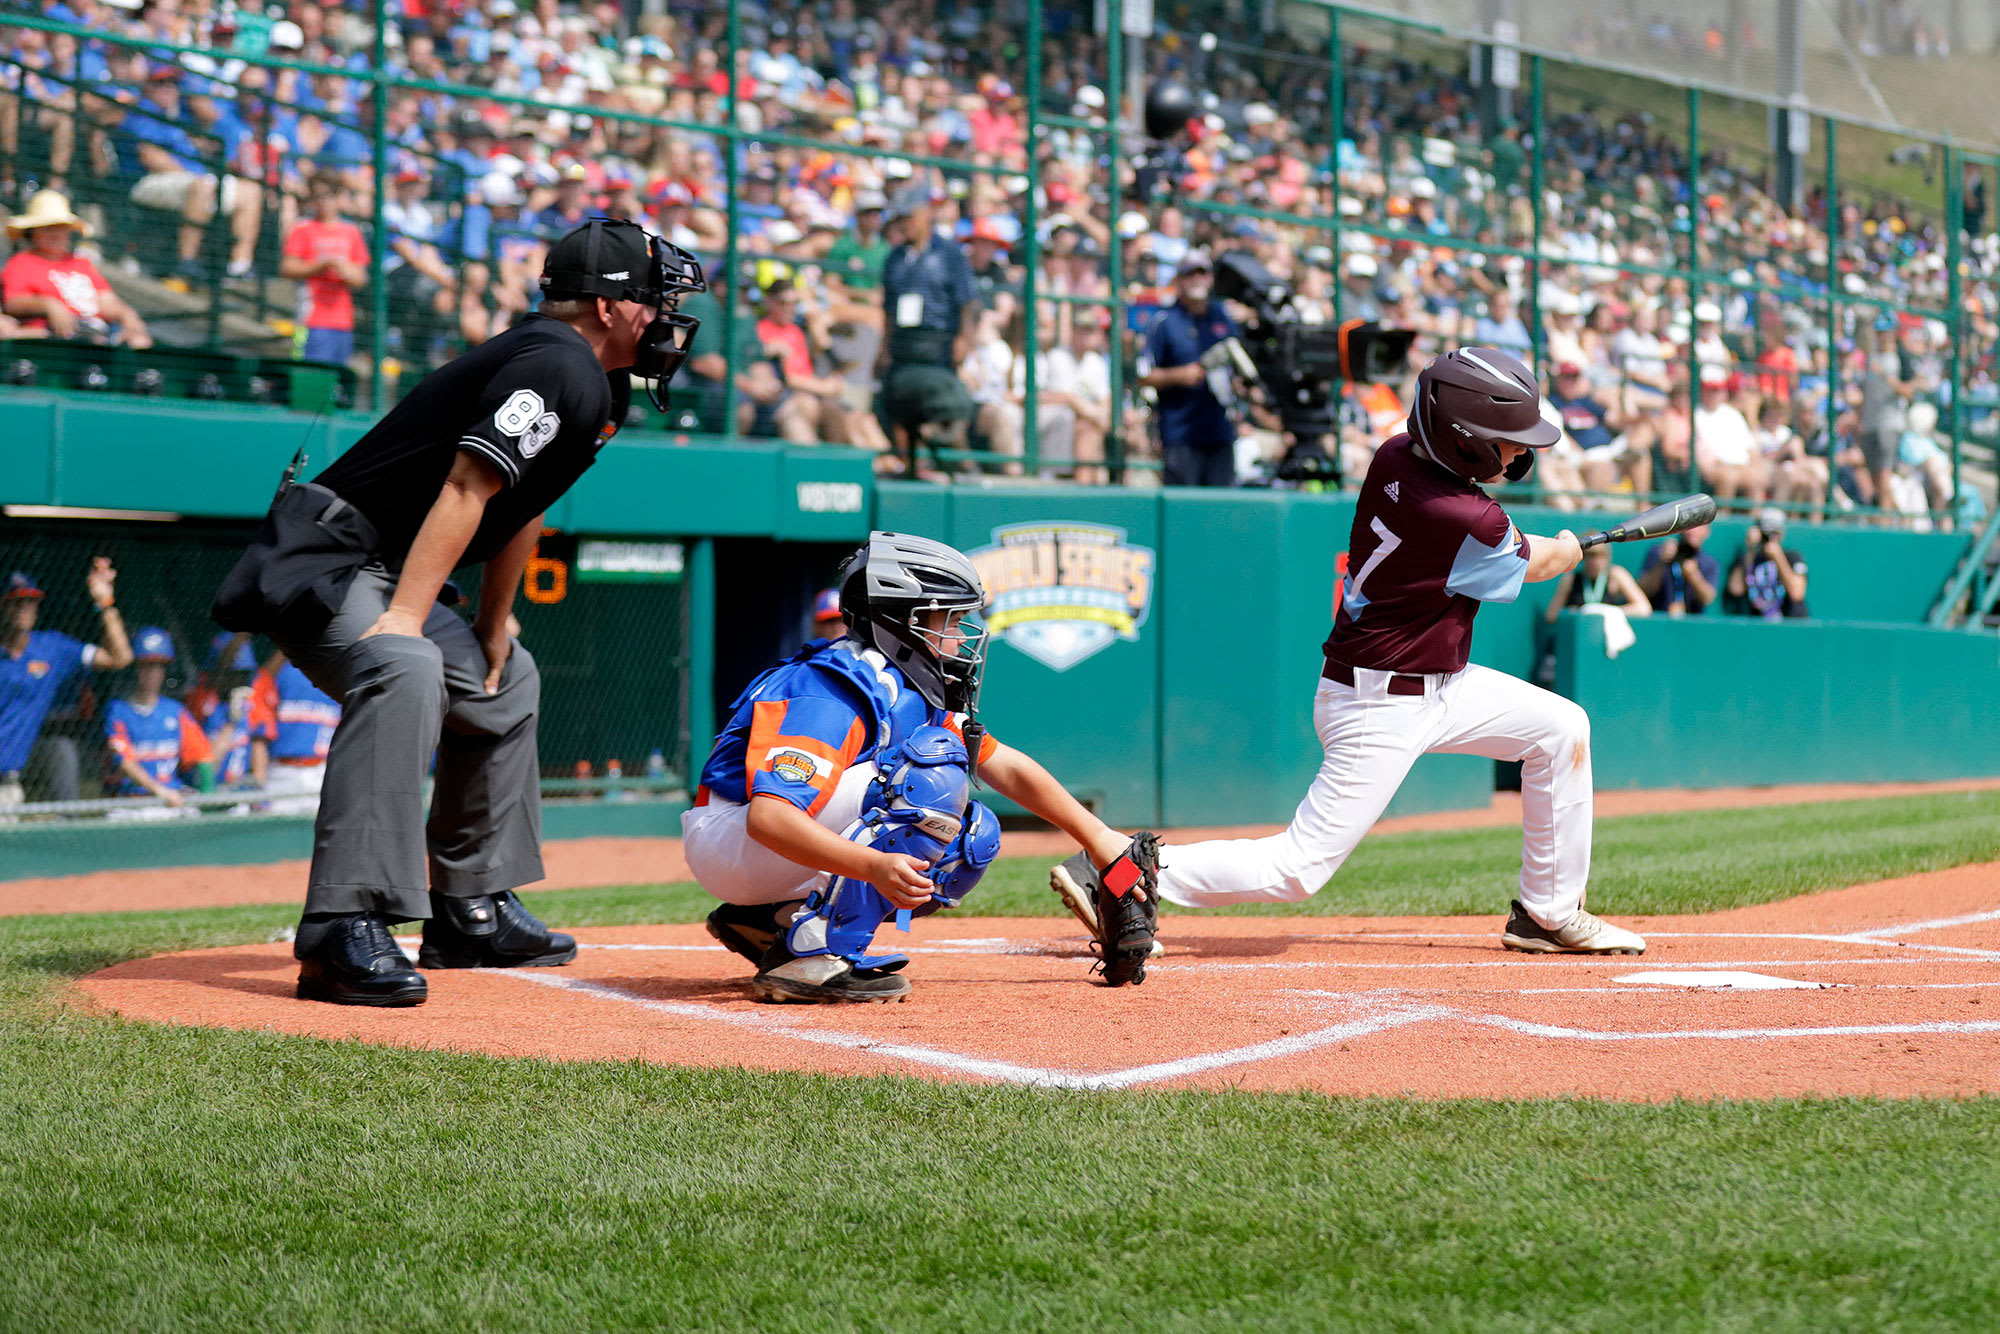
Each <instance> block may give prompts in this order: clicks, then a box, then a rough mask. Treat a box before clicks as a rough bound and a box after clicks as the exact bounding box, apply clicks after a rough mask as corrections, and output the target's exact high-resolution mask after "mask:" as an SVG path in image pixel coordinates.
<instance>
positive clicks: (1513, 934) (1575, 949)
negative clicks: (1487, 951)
mask: <svg viewBox="0 0 2000 1334" xmlns="http://www.w3.org/2000/svg"><path fill="white" fill-rule="evenodd" d="M1508 906H1509V907H1510V909H1511V911H1510V912H1509V914H1508V916H1507V929H1506V931H1505V932H1503V933H1502V934H1501V936H1500V943H1501V944H1502V945H1505V946H1506V947H1507V948H1508V949H1510V950H1518V951H1520V952H1521V953H1523V954H1644V953H1645V952H1646V940H1645V937H1643V936H1640V935H1637V934H1635V933H1633V932H1631V931H1627V930H1626V929H1625V928H1624V927H1622V926H1613V925H1611V923H1609V922H1607V921H1605V920H1604V919H1603V918H1601V917H1599V916H1597V915H1596V914H1595V913H1589V912H1585V911H1584V910H1583V909H1581V908H1578V909H1577V910H1576V916H1574V917H1572V918H1570V919H1569V921H1568V922H1567V923H1565V924H1564V926H1563V928H1562V930H1560V931H1551V930H1549V929H1548V928H1547V927H1545V926H1543V925H1542V924H1541V923H1540V922H1537V921H1536V920H1535V919H1534V918H1532V917H1530V916H1528V910H1527V909H1526V908H1523V907H1522V906H1521V901H1520V900H1519V899H1515V900H1514V901H1513V903H1511V904H1510V905H1508Z"/></svg>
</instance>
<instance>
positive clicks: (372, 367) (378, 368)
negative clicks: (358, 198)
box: [368, 0, 389, 412]
mask: <svg viewBox="0 0 2000 1334" xmlns="http://www.w3.org/2000/svg"><path fill="white" fill-rule="evenodd" d="M386 9H387V5H386V0H375V49H374V51H373V52H372V53H371V55H370V58H369V70H368V77H369V78H370V79H371V80H373V85H372V86H371V87H370V89H369V92H368V97H369V105H371V106H373V107H374V108H375V124H374V125H373V126H372V127H371V132H370V134H369V136H368V139H369V153H370V158H371V161H372V163H373V167H374V171H373V173H372V174H373V175H374V178H375V179H374V180H372V181H371V182H369V200H368V216H369V224H368V321H369V328H368V406H369V407H370V408H372V409H373V410H375V411H376V412H380V411H382V410H383V409H384V408H386V407H388V406H389V395H388V393H387V392H386V391H385V389H384V387H383V384H382V361H383V354H384V352H385V350H386V349H387V347H388V336H389V293H388V290H387V284H386V283H385V281H384V275H383V266H382V259H383V256H384V255H385V254H386V253H387V251H388V249H389V243H388V237H387V235H386V233H385V230H384V229H385V228H386V226H387V223H386V222H385V220H384V217H383V212H384V209H385V207H386V205H387V186H386V185H385V184H384V182H385V181H386V180H387V179H388V175H389V83H388V79H389V53H388V38H387V36H386V33H387V30H388V27H387V25H388V21H389V20H388V15H387V12H386Z"/></svg>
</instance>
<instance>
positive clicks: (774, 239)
mask: <svg viewBox="0 0 2000 1334" xmlns="http://www.w3.org/2000/svg"><path fill="white" fill-rule="evenodd" d="M805 235H806V234H805V233H804V232H802V231H800V230H799V228H798V225H797V224H796V223H794V222H793V221H792V220H791V219H790V218H773V219H771V221H769V222H767V223H765V224H764V239H765V240H767V241H769V242H770V243H771V244H772V245H791V244H793V243H795V242H798V241H802V240H804V239H805Z"/></svg>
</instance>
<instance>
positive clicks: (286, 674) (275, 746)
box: [255, 662, 340, 764]
mask: <svg viewBox="0 0 2000 1334" xmlns="http://www.w3.org/2000/svg"><path fill="white" fill-rule="evenodd" d="M255 690H256V697H257V707H258V709H259V710H261V711H262V713H263V715H264V716H266V717H268V718H270V719H271V720H272V723H271V726H272V731H271V733H270V737H269V739H270V742H271V758H272V759H274V760H285V761H288V762H291V763H294V764H309V763H313V762H315V761H318V762H324V761H325V760H326V752H327V748H328V747H330V746H331V745H332V744H333V729H334V728H336V727H338V726H340V705H339V704H338V703H337V702H335V700H334V698H333V696H331V695H329V694H327V693H326V692H325V691H323V690H321V689H320V688H319V687H318V686H316V685H314V684H313V683H312V682H311V681H310V680H308V679H307V677H306V674H305V673H304V672H302V671H300V670H299V669H298V668H297V667H296V666H294V665H293V664H292V663H289V662H287V663H286V664H285V665H284V666H282V667H280V668H279V669H278V670H277V673H276V674H275V675H273V674H272V673H270V672H259V673H257V680H256V682H255Z"/></svg>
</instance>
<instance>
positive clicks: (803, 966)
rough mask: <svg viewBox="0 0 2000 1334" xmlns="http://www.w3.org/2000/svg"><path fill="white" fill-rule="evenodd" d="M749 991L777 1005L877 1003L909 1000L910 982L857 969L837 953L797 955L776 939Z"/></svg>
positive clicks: (878, 972) (873, 970)
mask: <svg viewBox="0 0 2000 1334" xmlns="http://www.w3.org/2000/svg"><path fill="white" fill-rule="evenodd" d="M901 966H902V965H900V964H898V965H897V967H901ZM750 992H751V994H752V995H754V996H755V997H756V998H757V999H758V1000H761V1001H772V1002H774V1003H777V1004H780V1005H787V1004H788V1005H879V1004H882V1003H883V1002H885V1001H900V1000H906V999H908V998H909V994H910V983H909V979H908V978H904V977H899V976H897V975H896V974H895V973H893V972H885V971H883V970H882V969H880V968H856V967H855V966H854V965H853V964H851V963H849V962H848V961H847V960H845V959H843V958H841V957H840V956H839V955H838V954H807V955H804V956H800V955H796V954H793V953H792V952H791V951H790V950H788V949H786V948H785V945H784V942H783V941H779V942H777V943H776V944H774V945H772V946H771V951H770V953H768V954H766V955H765V956H764V959H763V962H762V964H761V965H760V966H759V968H758V970H757V976H756V978H755V979H753V980H752V981H751V983H750Z"/></svg>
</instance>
